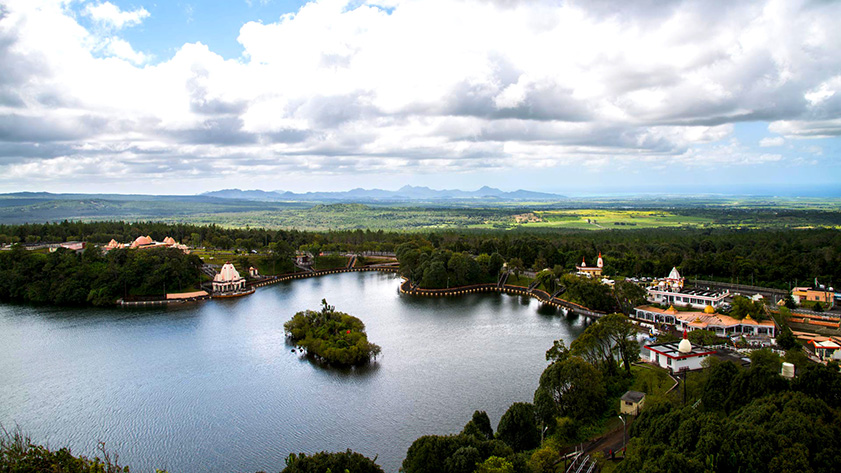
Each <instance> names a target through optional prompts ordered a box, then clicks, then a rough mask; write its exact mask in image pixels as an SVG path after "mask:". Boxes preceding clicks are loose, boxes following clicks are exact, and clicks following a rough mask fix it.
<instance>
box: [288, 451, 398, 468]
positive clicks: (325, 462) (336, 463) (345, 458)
mask: <svg viewBox="0 0 841 473" xmlns="http://www.w3.org/2000/svg"><path fill="white" fill-rule="evenodd" d="M327 471H330V472H335V473H343V472H346V471H349V472H352V473H383V469H382V468H380V466H379V465H377V463H376V458H375V459H374V460H371V459H370V458H368V457H365V456H363V455H362V454H359V453H356V452H354V451H351V450H350V449H348V450H347V451H346V452H336V453H328V452H320V453H315V454H313V455H307V454H306V453H299V454H297V455H296V454H294V453H292V454H290V455H289V457H287V458H286V468H284V469H283V471H282V472H281V473H324V472H327Z"/></svg>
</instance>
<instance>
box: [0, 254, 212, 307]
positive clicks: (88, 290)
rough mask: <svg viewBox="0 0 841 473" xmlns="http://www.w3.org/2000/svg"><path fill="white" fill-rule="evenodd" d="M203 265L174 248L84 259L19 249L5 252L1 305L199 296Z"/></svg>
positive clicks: (0, 268) (0, 258)
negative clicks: (173, 294)
mask: <svg viewBox="0 0 841 473" xmlns="http://www.w3.org/2000/svg"><path fill="white" fill-rule="evenodd" d="M201 264H202V262H201V259H199V258H198V257H197V256H195V255H186V254H184V253H183V252H182V251H181V250H177V249H172V248H160V249H146V250H127V249H119V250H112V251H109V252H108V254H106V255H103V254H102V252H101V251H100V250H99V249H97V248H88V249H86V250H85V251H84V252H82V253H76V252H75V251H71V250H66V249H59V250H57V251H55V252H53V253H38V252H33V251H27V250H25V249H23V248H21V247H14V248H12V249H11V250H10V251H2V252H0V271H2V272H3V274H4V276H5V277H4V278H2V279H0V300H20V301H27V302H37V303H53V304H62V305H81V304H88V303H90V304H94V305H107V304H113V303H114V302H115V301H116V300H117V299H118V298H120V297H125V296H132V295H140V296H143V295H163V294H164V292H179V291H189V290H194V288H195V287H196V286H197V285H198V284H199V282H200V280H201V279H200V274H201V273H200V269H199V268H200V267H201Z"/></svg>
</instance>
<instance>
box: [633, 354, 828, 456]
mask: <svg viewBox="0 0 841 473" xmlns="http://www.w3.org/2000/svg"><path fill="white" fill-rule="evenodd" d="M778 362H779V360H776V362H775V361H774V360H772V359H770V357H768V356H766V355H765V354H764V353H760V355H759V356H757V357H756V360H755V361H754V362H753V363H752V365H751V367H750V368H749V369H740V368H738V367H736V366H735V365H734V364H732V363H730V362H726V363H721V364H718V365H714V366H713V367H712V368H710V371H709V373H708V376H707V379H706V381H705V383H704V385H703V387H702V395H701V401H702V402H701V405H700V407H693V406H686V407H678V406H675V405H672V404H670V403H667V402H661V403H653V404H652V405H650V406H647V408H646V409H645V410H644V411H643V413H642V414H641V415H640V416H639V418H638V419H637V421H636V422H635V423H634V424H633V427H632V428H631V436H632V440H631V441H630V443H629V445H628V452H627V456H626V459H625V460H624V461H623V462H621V463H620V464H619V468H618V470H617V471H620V472H639V471H644V472H668V471H681V472H690V473H691V472H699V473H701V472H713V471H741V472H754V471H756V472H765V471H770V472H801V471H803V472H816V473H819V472H834V471H838V465H839V464H841V412H839V407H841V374H839V372H838V366H837V365H835V364H831V365H830V366H822V365H809V366H807V367H806V368H805V369H804V370H803V371H802V372H801V373H800V375H799V376H798V378H796V379H795V380H794V381H792V382H789V381H787V380H785V379H783V378H781V377H780V376H779V374H778V371H777V370H776V369H777V366H776V363H778Z"/></svg>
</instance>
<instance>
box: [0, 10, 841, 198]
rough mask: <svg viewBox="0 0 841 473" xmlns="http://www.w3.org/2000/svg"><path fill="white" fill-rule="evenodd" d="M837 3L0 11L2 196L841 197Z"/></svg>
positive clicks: (840, 56)
mask: <svg viewBox="0 0 841 473" xmlns="http://www.w3.org/2000/svg"><path fill="white" fill-rule="evenodd" d="M838 18H841V2H839V1H827V0H801V1H798V0H785V1H779V0H768V1H738V2H733V1H732V0H699V1H694V0H686V1H670V0H662V1H659V0H625V1H608V0H590V1H583V0H575V1H542V0H528V1H518V0H446V1H445V0H380V1H360V0H357V1H342V0H317V1H312V2H300V1H299V2H295V1H279V0H229V1H225V2H219V1H200V0H192V1H188V0H172V1H163V0H152V1H146V0H132V1H117V0H112V1H104V2H103V1H99V0H0V192H18V191H49V192H84V193H105V192H108V193H110V192H116V193H143V194H195V193H200V192H205V191H211V190H217V189H226V188H241V189H263V190H290V191H295V192H304V191H326V190H348V189H352V188H356V187H364V188H381V189H397V188H399V187H402V186H403V185H418V186H429V187H432V188H435V189H444V188H458V189H464V190H473V189H476V188H479V187H481V186H484V185H489V186H493V187H498V188H501V189H503V190H516V189H528V190H534V191H545V192H556V193H560V194H566V195H605V194H616V193H686V194H699V193H726V194H762V195H836V196H838V195H841V163H839V161H841V138H840V136H841V49H839V45H841V28H839V27H838V26H839V24H838Z"/></svg>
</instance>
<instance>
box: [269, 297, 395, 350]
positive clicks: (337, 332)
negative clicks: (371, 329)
mask: <svg viewBox="0 0 841 473" xmlns="http://www.w3.org/2000/svg"><path fill="white" fill-rule="evenodd" d="M283 330H284V331H285V333H286V335H287V337H289V339H290V340H292V342H294V343H295V345H297V346H299V347H301V348H302V349H304V351H305V352H306V354H307V355H308V356H311V357H313V358H315V359H317V360H319V361H323V362H325V363H328V364H331V365H337V366H359V365H364V364H367V363H370V362H371V361H372V360H375V359H376V358H377V356H379V354H380V351H381V349H380V347H379V345H376V344H374V343H371V342H369V341H368V336H367V335H366V334H365V324H363V323H362V321H361V320H359V319H358V318H356V317H354V316H352V315H348V314H345V313H344V312H337V311H336V308H335V307H334V306H331V305H329V304H327V301H326V300H325V299H322V300H321V310H320V311H314V310H305V311H303V312H298V313H297V314H295V315H294V316H293V317H292V319H291V320H289V321H288V322H286V323H285V324H283Z"/></svg>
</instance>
